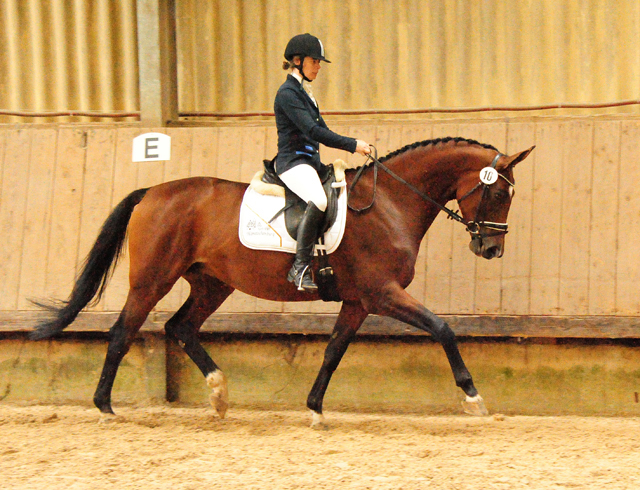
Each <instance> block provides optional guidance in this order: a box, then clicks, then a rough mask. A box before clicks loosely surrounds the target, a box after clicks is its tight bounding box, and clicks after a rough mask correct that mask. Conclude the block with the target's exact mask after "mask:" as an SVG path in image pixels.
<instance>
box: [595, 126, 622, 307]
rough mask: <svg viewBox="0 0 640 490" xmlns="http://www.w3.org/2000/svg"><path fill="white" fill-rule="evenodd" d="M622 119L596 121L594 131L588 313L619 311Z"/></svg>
mask: <svg viewBox="0 0 640 490" xmlns="http://www.w3.org/2000/svg"><path fill="white" fill-rule="evenodd" d="M619 188H620V121H602V122H600V121H596V122H594V131H593V161H592V182H591V192H592V195H591V219H590V230H589V243H590V256H589V298H588V302H589V314H590V315H614V314H615V313H616V265H617V260H616V258H617V257H616V255H617V252H618V250H617V248H618V226H619V220H618V205H619V197H618V193H619V192H620V189H619Z"/></svg>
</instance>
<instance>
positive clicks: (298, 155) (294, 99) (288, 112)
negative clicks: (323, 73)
mask: <svg viewBox="0 0 640 490" xmlns="http://www.w3.org/2000/svg"><path fill="white" fill-rule="evenodd" d="M274 112H275V114H276V127H277V128H278V155H277V157H276V172H277V173H278V174H282V173H284V172H286V171H287V170H289V169H290V168H292V167H295V166H296V165H298V164H300V163H308V164H310V165H311V166H313V167H314V168H315V169H316V170H319V169H320V168H321V165H322V162H321V161H320V154H319V153H318V151H319V147H320V143H322V144H323V145H325V146H329V147H331V148H338V149H341V150H346V151H349V152H351V153H354V152H355V151H356V146H357V142H356V140H355V139H353V138H349V137H347V136H340V135H339V134H337V133H334V132H333V131H331V130H330V129H329V128H328V127H327V124H326V123H325V122H324V119H322V116H321V115H320V110H319V109H318V107H316V105H315V104H314V103H313V100H311V97H309V95H307V93H306V92H305V91H304V88H302V84H301V83H300V82H299V81H298V80H297V79H296V78H295V77H294V76H293V75H289V76H287V79H286V81H285V82H284V83H283V84H282V85H281V86H280V88H279V89H278V93H277V94H276V100H275V102H274Z"/></svg>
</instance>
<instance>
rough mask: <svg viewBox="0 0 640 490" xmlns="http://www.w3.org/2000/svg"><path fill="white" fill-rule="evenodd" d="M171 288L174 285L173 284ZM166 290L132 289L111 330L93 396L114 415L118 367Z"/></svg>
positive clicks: (102, 408) (107, 411)
mask: <svg viewBox="0 0 640 490" xmlns="http://www.w3.org/2000/svg"><path fill="white" fill-rule="evenodd" d="M168 289H171V288H170V287H169V288H168ZM166 292H168V290H167V291H164V293H163V292H157V294H155V295H154V294H153V293H151V292H150V291H149V290H146V289H145V290H142V289H131V290H130V291H129V295H128V296H127V302H126V304H125V306H124V308H123V309H122V312H121V313H120V316H119V317H118V319H117V320H116V323H115V324H114V325H113V327H111V330H110V331H109V335H110V339H109V347H108V348H107V356H106V358H105V361H104V367H103V368H102V374H101V375H100V381H99V382H98V387H97V388H96V392H95V394H94V396H93V402H94V403H95V405H96V407H98V409H99V410H100V412H102V413H103V414H107V415H113V409H112V408H111V391H112V389H113V382H114V380H115V378H116V374H117V372H118V367H119V366H120V362H121V361H122V358H123V357H124V356H125V354H126V353H127V352H128V351H129V348H130V347H131V344H132V343H133V340H134V339H135V336H136V334H137V333H138V330H140V327H141V326H142V324H143V323H144V321H145V320H146V318H147V315H149V312H150V311H151V309H152V308H153V307H154V306H155V304H156V303H157V302H158V301H159V300H160V298H162V297H163V296H164V294H166Z"/></svg>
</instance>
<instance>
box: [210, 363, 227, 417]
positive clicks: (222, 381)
mask: <svg viewBox="0 0 640 490" xmlns="http://www.w3.org/2000/svg"><path fill="white" fill-rule="evenodd" d="M207 385H208V386H209V388H211V390H212V393H211V395H209V402H210V403H211V406H212V407H213V409H214V410H215V411H216V413H217V414H218V416H219V417H220V418H221V419H223V418H224V416H225V415H226V413H227V409H228V408H229V390H228V388H227V378H226V377H225V375H224V374H223V373H222V371H214V372H213V373H209V374H208V375H207Z"/></svg>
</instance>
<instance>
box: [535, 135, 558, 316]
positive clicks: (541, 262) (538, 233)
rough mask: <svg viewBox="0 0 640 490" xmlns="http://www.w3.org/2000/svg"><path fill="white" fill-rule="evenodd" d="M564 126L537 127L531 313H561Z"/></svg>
mask: <svg viewBox="0 0 640 490" xmlns="http://www.w3.org/2000/svg"><path fill="white" fill-rule="evenodd" d="M563 142H564V140H563V134H562V125H561V123H559V122H541V123H538V124H537V128H536V145H537V146H536V149H535V152H536V159H535V170H534V181H533V202H532V217H533V222H532V242H531V312H534V311H535V312H539V314H543V315H557V314H558V313H559V305H558V292H559V283H558V282H559V278H560V251H561V249H560V227H561V225H562V216H561V209H562V152H561V151H559V150H560V149H561V148H562V144H563Z"/></svg>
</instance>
